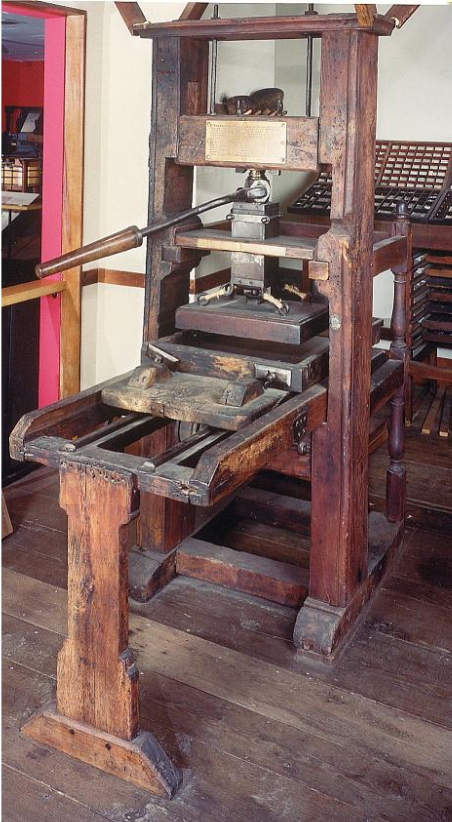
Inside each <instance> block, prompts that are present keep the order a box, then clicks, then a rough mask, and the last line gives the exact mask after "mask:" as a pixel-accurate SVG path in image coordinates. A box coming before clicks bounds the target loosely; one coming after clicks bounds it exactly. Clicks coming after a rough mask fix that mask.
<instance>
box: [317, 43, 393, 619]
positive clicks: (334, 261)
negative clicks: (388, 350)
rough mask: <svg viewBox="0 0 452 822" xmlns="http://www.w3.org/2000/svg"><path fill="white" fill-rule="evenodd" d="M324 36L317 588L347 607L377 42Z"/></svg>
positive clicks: (359, 441)
mask: <svg viewBox="0 0 452 822" xmlns="http://www.w3.org/2000/svg"><path fill="white" fill-rule="evenodd" d="M322 43H323V48H322V68H321V71H322V76H321V82H322V89H323V92H322V100H321V109H320V142H319V158H320V160H321V161H322V162H328V163H332V174H333V188H332V200H331V223H332V228H331V230H330V231H329V232H328V233H327V234H324V235H322V236H321V237H320V240H319V244H318V249H317V254H318V256H319V257H320V259H323V260H326V261H328V262H329V263H330V277H329V280H328V281H326V282H325V283H323V282H322V283H318V284H317V286H318V289H319V290H320V291H321V293H323V294H324V295H325V296H326V297H328V299H329V311H330V326H331V330H330V354H329V356H330V367H329V380H328V416H327V422H326V423H325V424H324V425H322V426H321V427H320V428H318V429H317V431H316V432H314V435H313V450H312V478H313V495H312V558H311V571H310V573H311V581H310V596H312V597H314V598H316V599H319V600H322V601H323V602H327V603H329V604H332V605H337V606H344V605H345V604H346V603H347V602H348V601H349V600H350V598H351V597H352V596H353V594H354V592H355V591H356V590H357V588H358V586H359V584H360V582H361V581H362V580H363V579H364V578H365V576H366V574H367V461H368V432H369V406H368V397H369V392H370V350H371V304H372V291H371V289H372V280H371V276H370V269H371V258H372V237H373V175H374V170H373V157H374V149H375V112H376V82H377V42H376V38H374V37H372V36H371V35H369V34H366V33H365V32H364V31H361V32H350V33H347V34H342V35H340V34H337V33H329V34H328V35H324V37H323V40H322ZM363 72H365V77H366V80H365V82H363V80H362V77H363V74H362V73H363ZM345 122H347V123H348V129H347V130H346V129H345ZM350 129H351V131H350ZM350 134H351V135H352V136H351V137H350ZM358 167H359V169H360V173H359V174H358V173H357V168H358ZM331 317H333V318H335V322H334V324H332V323H331ZM326 510H327V511H328V517H325V511H326Z"/></svg>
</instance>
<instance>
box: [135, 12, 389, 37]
mask: <svg viewBox="0 0 452 822" xmlns="http://www.w3.org/2000/svg"><path fill="white" fill-rule="evenodd" d="M398 8H400V6H399V7H398ZM402 8H403V6H402ZM354 29H358V30H359V29H361V30H364V31H365V29H362V27H361V26H360V24H359V21H358V17H357V16H356V15H354V14H328V15H318V16H304V17H294V16H292V15H287V16H284V17H270V16H268V17H239V18H235V19H234V18H223V19H221V18H219V19H217V20H176V21H172V22H170V23H155V24H149V23H144V24H143V25H142V26H138V27H137V33H138V34H139V35H140V37H143V38H155V39H157V40H160V39H165V38H170V37H171V38H183V39H185V38H197V39H200V40H205V39H207V40H210V39H216V40H284V39H289V40H293V39H294V38H299V37H300V38H304V37H309V36H310V35H311V36H313V37H325V35H326V34H328V33H336V32H344V31H346V30H354ZM393 29H394V23H393V21H392V20H389V19H387V18H386V17H382V16H381V15H377V17H376V18H375V21H374V24H373V26H372V31H374V32H375V34H379V35H383V36H387V35H390V34H392V32H393Z"/></svg>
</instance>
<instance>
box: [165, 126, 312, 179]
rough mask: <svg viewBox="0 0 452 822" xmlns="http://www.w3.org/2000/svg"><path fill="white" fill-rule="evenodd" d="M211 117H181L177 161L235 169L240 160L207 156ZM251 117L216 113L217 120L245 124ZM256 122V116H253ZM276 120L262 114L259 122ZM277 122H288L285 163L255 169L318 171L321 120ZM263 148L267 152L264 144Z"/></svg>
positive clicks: (269, 163) (256, 164) (267, 164)
mask: <svg viewBox="0 0 452 822" xmlns="http://www.w3.org/2000/svg"><path fill="white" fill-rule="evenodd" d="M208 120H212V115H209V114H206V115H202V116H198V117H181V119H180V122H179V131H180V144H179V151H178V155H177V161H178V162H179V163H182V164H183V165H196V166H210V165H213V166H215V165H217V166H218V165H219V166H222V167H224V166H226V167H228V166H229V167H230V168H235V166H236V165H237V161H234V160H231V161H222V162H219V161H212V160H209V159H208V158H207V157H206V122H207V121H208ZM249 120H250V118H249V117H240V116H234V115H229V116H225V117H222V116H221V115H216V116H215V123H218V122H225V123H229V124H232V123H242V122H243V121H245V123H246V122H248V121H249ZM253 122H254V118H253ZM265 122H270V123H274V122H275V118H274V117H264V116H263V115H261V116H260V117H259V124H261V123H265ZM277 122H278V123H280V122H286V128H287V143H286V155H285V157H284V162H282V163H274V162H269V161H266V162H260V163H259V162H258V163H253V167H255V168H279V169H282V170H284V171H317V170H318V160H317V139H318V137H317V132H318V120H317V118H316V117H290V118H288V119H287V120H284V118H281V117H278V118H277ZM260 151H262V152H264V151H265V149H264V148H263V147H261V148H260Z"/></svg>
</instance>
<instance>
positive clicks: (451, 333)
mask: <svg viewBox="0 0 452 822" xmlns="http://www.w3.org/2000/svg"><path fill="white" fill-rule="evenodd" d="M451 186H452V143H409V142H394V141H387V140H377V145H376V155H375V219H376V221H379V220H392V219H394V217H395V215H396V211H397V206H398V205H399V203H401V202H403V203H405V205H406V207H407V209H408V213H409V215H410V220H411V222H412V223H413V224H414V225H417V226H418V228H417V229H416V233H417V236H418V237H420V238H421V243H422V245H421V243H418V244H417V245H418V247H417V248H415V250H414V256H413V278H412V291H411V297H410V301H409V303H408V304H407V309H408V327H409V333H408V338H409V339H408V345H409V347H410V349H411V356H412V357H413V358H414V359H415V358H416V356H417V355H418V354H419V353H420V351H421V349H422V346H423V345H425V344H426V343H436V344H437V345H438V344H439V345H452V251H451V250H449V251H430V250H429V249H428V246H427V243H425V240H423V238H422V234H423V230H422V228H421V225H424V226H436V227H437V229H438V230H439V231H440V232H441V235H442V234H443V232H445V234H444V236H446V234H447V235H448V237H449V241H448V243H446V244H445V245H446V246H447V248H448V249H449V248H451V247H452V242H451V238H450V235H451V233H452V189H451ZM331 190H332V178H331V173H330V172H329V170H328V168H324V169H323V170H322V171H321V173H320V175H319V177H318V178H317V180H316V182H315V183H313V185H311V186H310V187H309V188H308V189H307V190H306V191H305V192H303V194H302V195H301V196H300V197H298V199H297V200H296V202H295V203H294V204H293V205H292V206H289V209H288V210H289V212H290V213H292V214H300V215H302V216H303V217H304V218H305V219H307V220H308V221H310V222H312V221H314V222H315V220H316V218H317V217H318V218H320V221H322V220H323V221H325V218H327V217H329V214H330V209H331ZM436 248H438V245H436Z"/></svg>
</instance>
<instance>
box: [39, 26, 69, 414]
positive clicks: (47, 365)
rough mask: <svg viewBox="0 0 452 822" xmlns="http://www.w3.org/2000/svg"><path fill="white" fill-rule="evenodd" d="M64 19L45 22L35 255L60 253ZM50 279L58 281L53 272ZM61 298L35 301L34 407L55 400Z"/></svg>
mask: <svg viewBox="0 0 452 822" xmlns="http://www.w3.org/2000/svg"><path fill="white" fill-rule="evenodd" d="M65 51H66V19H65V17H55V16H52V17H50V18H48V19H47V18H46V21H45V44H44V140H43V145H44V155H43V174H42V180H43V186H42V237H41V255H42V259H43V260H49V259H51V258H52V257H57V256H58V255H59V254H61V232H62V210H63V168H64V72H65ZM52 279H59V275H58V274H56V275H55V276H54V277H53V278H52ZM60 324H61V298H60V296H57V297H43V298H42V299H41V330H40V340H39V406H40V407H41V406H43V405H47V404H48V403H51V402H55V400H57V399H58V397H59V390H60V389H59V374H60Z"/></svg>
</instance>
